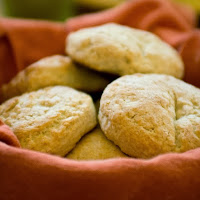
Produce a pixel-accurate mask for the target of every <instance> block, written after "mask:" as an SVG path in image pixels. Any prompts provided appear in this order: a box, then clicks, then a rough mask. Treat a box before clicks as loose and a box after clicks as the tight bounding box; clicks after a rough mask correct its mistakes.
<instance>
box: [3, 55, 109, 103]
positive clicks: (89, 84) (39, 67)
mask: <svg viewBox="0 0 200 200" xmlns="http://www.w3.org/2000/svg"><path fill="white" fill-rule="evenodd" d="M108 83H109V81H108V80H106V79H105V78H104V77H102V76H101V75H99V74H98V73H96V72H94V71H92V70H89V69H87V68H83V67H80V66H77V65H76V64H74V63H73V62H72V60H71V58H69V57H67V56H61V55H55V56H50V57H46V58H43V59H41V60H39V61H37V62H35V63H33V64H32V65H30V66H28V67H27V68H26V69H24V70H23V71H21V72H19V73H18V74H17V76H15V77H14V78H13V79H12V80H11V81H10V82H9V83H7V84H4V85H3V86H2V88H0V96H1V98H0V100H1V102H3V101H4V100H7V99H9V98H12V97H14V96H18V95H21V94H23V93H25V92H31V91H36V90H38V89H41V88H45V87H49V86H55V85H64V86H69V87H73V88H75V89H78V90H82V91H87V92H95V91H102V90H103V89H104V88H105V87H106V85H107V84H108Z"/></svg>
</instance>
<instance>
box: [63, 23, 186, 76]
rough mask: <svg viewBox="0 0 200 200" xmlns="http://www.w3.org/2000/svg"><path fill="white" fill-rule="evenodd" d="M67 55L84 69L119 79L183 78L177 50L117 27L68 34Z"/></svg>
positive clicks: (139, 32) (153, 37) (150, 36)
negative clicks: (138, 75) (147, 76)
mask: <svg viewBox="0 0 200 200" xmlns="http://www.w3.org/2000/svg"><path fill="white" fill-rule="evenodd" d="M66 52H67V53H68V55H70V56H71V58H72V59H73V60H75V61H77V62H79V63H82V64H83V65H85V66H87V67H90V68H92V69H95V70H97V71H103V72H108V73H112V74H117V75H120V76H122V75H127V74H134V73H145V74H146V73H158V74H168V75H172V76H174V77H176V78H182V77H183V74H184V65H183V62H182V60H181V58H180V56H179V55H178V53H177V52H176V50H175V49H173V48H172V47H171V46H169V45H168V44H167V43H165V42H164V41H162V40H161V39H160V38H159V37H157V36H156V35H154V34H152V33H150V32H146V31H142V30H137V29H133V28H129V27H126V26H122V25H117V24H106V25H102V26H98V27H92V28H86V29H82V30H79V31H77V32H74V33H71V34H70V35H69V36H68V38H67V45H66Z"/></svg>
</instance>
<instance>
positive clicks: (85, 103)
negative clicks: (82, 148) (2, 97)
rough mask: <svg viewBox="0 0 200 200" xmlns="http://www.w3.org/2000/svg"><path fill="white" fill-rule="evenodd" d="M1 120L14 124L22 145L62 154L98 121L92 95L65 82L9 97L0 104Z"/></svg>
mask: <svg viewBox="0 0 200 200" xmlns="http://www.w3.org/2000/svg"><path fill="white" fill-rule="evenodd" d="M0 120H2V121H3V122H4V123H5V124H7V125H8V126H10V127H11V129H12V130H13V132H14V133H15V135H16V136H17V138H18V140H19V142H20V144H21V146H22V148H26V149H31V150H35V151H40V152H46V153H50V154H55V155H60V156H65V155H66V154H67V153H68V152H69V151H70V150H72V148H73V147H74V146H75V144H76V143H77V142H78V141H79V140H80V138H81V137H82V136H83V135H84V134H86V133H88V132H89V131H90V130H91V129H93V128H94V127H95V126H96V123H97V122H96V111H95V107H94V104H93V101H92V99H91V97H90V96H89V95H87V94H85V93H82V92H79V91H76V90H74V89H72V88H69V87H65V86H55V87H47V88H44V89H40V90H38V91H36V92H30V93H25V94H23V95H22V96H19V97H14V98H12V99H10V100H8V101H6V102H5V103H3V104H2V105H1V106H0Z"/></svg>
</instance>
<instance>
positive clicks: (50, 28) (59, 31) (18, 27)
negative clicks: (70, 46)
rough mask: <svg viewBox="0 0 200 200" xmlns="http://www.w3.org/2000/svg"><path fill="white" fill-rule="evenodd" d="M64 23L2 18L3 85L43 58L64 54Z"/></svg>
mask: <svg viewBox="0 0 200 200" xmlns="http://www.w3.org/2000/svg"><path fill="white" fill-rule="evenodd" d="M66 35H67V33H66V28H65V26H64V25H63V24H61V23H53V22H47V21H36V20H22V19H21V20H20V19H6V18H0V85H1V84H2V83H5V82H8V81H9V80H10V79H11V78H12V77H13V76H15V75H16V73H17V72H19V71H20V70H22V69H24V68H25V67H27V66H28V65H30V64H31V63H33V62H35V61H37V60H39V59H40V58H43V57H46V56H50V55H54V54H64V45H65V44H64V43H65V38H66Z"/></svg>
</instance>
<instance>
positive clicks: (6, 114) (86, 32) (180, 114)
mask: <svg viewBox="0 0 200 200" xmlns="http://www.w3.org/2000/svg"><path fill="white" fill-rule="evenodd" d="M66 53H67V54H68V56H69V57H68V56H61V55H55V56H52V57H48V58H44V59H41V60H40V61H38V62H36V63H34V64H32V65H30V66H29V67H27V68H26V69H25V70H23V71H21V72H20V73H19V74H18V75H17V76H16V77H14V78H13V79H12V80H11V81H10V82H9V83H7V84H5V85H3V86H2V87H1V89H0V100H1V102H3V103H2V104H1V105H0V120H2V121H3V122H4V123H6V124H7V125H9V126H10V127H11V129H12V130H13V132H14V133H15V134H16V136H17V138H18V139H19V141H20V144H21V146H22V148H26V149H31V150H36V151H40V152H45V153H50V154H54V155H59V156H63V157H67V158H69V159H76V160H98V159H107V158H115V157H135V158H151V157H153V156H156V155H159V154H163V153H167V152H184V151H187V150H190V149H194V148H197V147H200V90H199V89H198V88H196V87H194V86H192V85H189V84H187V83H185V82H183V81H182V80H180V79H181V78H183V76H184V65H183V62H182V60H181V58H180V57H179V55H178V53H177V52H176V51H175V50H174V49H173V48H172V47H171V46H169V45H168V44H166V43H165V42H163V41H161V39H159V38H158V37H157V36H155V35H153V34H152V33H149V32H145V31H141V30H136V29H132V28H129V27H125V26H121V25H117V24H105V25H102V26H99V27H93V28H86V29H82V30H79V31H77V32H74V33H71V34H70V35H69V36H68V38H67V40H66ZM110 74H112V75H115V76H117V77H113V76H111V77H110ZM119 76H121V77H119ZM114 78H115V79H116V80H114V81H112V82H111V80H112V79H114ZM110 82H111V83H110ZM99 92H103V93H102V96H100V95H99V98H100V108H99V110H98V102H99V101H97V103H96V104H97V106H96V108H95V104H94V101H93V100H94V99H92V97H91V96H93V97H94V94H95V99H97V97H98V94H99ZM97 118H98V120H97ZM98 124H99V125H98ZM96 126H97V127H96ZM95 127H96V128H95Z"/></svg>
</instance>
